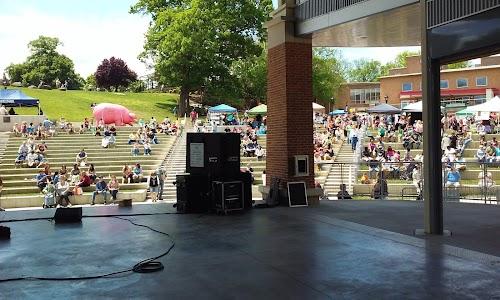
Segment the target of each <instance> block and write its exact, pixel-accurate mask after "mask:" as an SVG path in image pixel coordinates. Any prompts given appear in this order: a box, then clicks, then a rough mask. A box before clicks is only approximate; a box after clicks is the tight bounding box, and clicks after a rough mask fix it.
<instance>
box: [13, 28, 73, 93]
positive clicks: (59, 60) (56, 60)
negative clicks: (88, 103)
mask: <svg viewBox="0 0 500 300" xmlns="http://www.w3.org/2000/svg"><path fill="white" fill-rule="evenodd" d="M60 45H62V43H61V42H60V41H59V39H58V38H55V37H46V36H40V37H38V39H36V40H33V41H31V42H29V43H28V48H29V50H30V53H31V54H30V56H28V58H27V60H26V61H25V62H24V63H21V64H11V65H9V66H8V67H7V73H9V77H10V78H11V79H12V81H22V82H23V84H26V85H28V84H32V85H38V84H39V83H40V82H41V81H43V82H44V83H45V84H48V85H51V86H55V81H56V80H59V81H62V82H65V81H67V82H68V88H70V89H76V88H80V86H81V84H82V79H81V77H80V76H79V75H78V74H76V73H75V70H74V64H73V61H72V60H71V59H69V58H68V57H67V56H65V55H62V54H60V53H58V52H57V47H58V46H60Z"/></svg>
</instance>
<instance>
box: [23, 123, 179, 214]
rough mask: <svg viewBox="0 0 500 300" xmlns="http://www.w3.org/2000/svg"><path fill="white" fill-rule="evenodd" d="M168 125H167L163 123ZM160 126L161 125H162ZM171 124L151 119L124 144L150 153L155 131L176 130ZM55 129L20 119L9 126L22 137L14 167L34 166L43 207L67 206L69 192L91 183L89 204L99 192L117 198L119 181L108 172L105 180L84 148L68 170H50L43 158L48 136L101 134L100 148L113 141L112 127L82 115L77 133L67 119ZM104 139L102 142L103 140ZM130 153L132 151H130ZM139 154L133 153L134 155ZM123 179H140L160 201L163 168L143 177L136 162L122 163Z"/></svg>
mask: <svg viewBox="0 0 500 300" xmlns="http://www.w3.org/2000/svg"><path fill="white" fill-rule="evenodd" d="M166 124H168V126H167V127H168V128H166V127H164V126H163V125H166ZM162 126H163V128H162ZM176 126H177V125H175V124H172V123H170V121H169V120H168V118H166V119H165V120H164V122H162V123H161V124H157V123H156V121H155V120H154V118H152V120H151V122H149V123H148V124H144V126H142V127H140V128H139V129H138V130H137V132H135V133H132V134H130V136H129V141H128V144H131V145H133V147H135V146H137V145H141V148H143V149H144V155H151V143H153V144H158V143H159V139H158V137H157V133H165V134H172V133H173V132H175V131H176V129H175V128H176ZM58 128H59V129H58V130H56V125H55V124H54V123H53V122H51V121H48V120H47V121H46V122H44V123H41V124H39V125H36V126H35V125H33V124H32V123H31V124H27V123H26V122H23V123H22V124H21V125H20V126H18V125H17V124H16V125H15V126H14V128H13V134H14V135H15V136H22V137H25V138H26V140H24V141H23V142H22V143H21V144H20V146H19V148H18V153H17V157H16V159H15V166H16V168H19V167H27V168H38V169H39V171H38V174H37V175H36V176H35V178H34V181H35V183H36V186H37V187H38V189H39V190H40V192H41V193H42V194H43V196H44V204H43V206H44V207H56V206H57V207H59V206H63V207H66V206H68V207H70V206H71V205H72V203H71V201H70V196H71V195H81V194H83V188H87V187H90V186H92V185H94V186H95V190H94V191H93V192H92V201H91V203H90V204H91V205H94V204H95V200H96V197H97V196H98V195H102V196H103V197H104V203H105V204H107V203H108V194H109V195H110V196H111V199H112V201H115V200H116V199H117V195H118V191H119V189H120V183H119V181H118V180H117V178H116V176H115V175H110V176H109V178H108V180H105V179H104V177H103V176H102V175H100V174H98V173H97V172H96V168H95V166H94V164H93V163H90V164H89V157H88V154H87V152H86V151H85V149H81V150H80V151H79V152H78V153H77V154H76V155H75V163H74V164H73V167H72V168H71V169H70V168H68V167H67V166H66V165H62V166H61V168H60V169H59V170H58V171H55V172H52V170H51V166H50V163H49V160H48V158H47V154H48V146H47V144H46V142H45V139H48V138H50V137H52V136H54V135H55V134H56V132H57V131H59V132H61V131H62V132H66V133H68V134H75V133H79V134H84V133H88V132H90V133H91V134H93V135H95V136H102V138H103V142H102V145H103V147H104V148H107V147H109V146H110V145H113V144H114V143H116V135H117V129H116V127H114V126H107V125H104V124H103V123H102V122H99V123H98V124H96V125H94V122H93V120H92V119H91V120H88V119H87V118H85V119H84V120H83V122H82V124H81V127H80V129H79V131H78V132H75V131H74V130H73V126H72V124H71V123H70V122H66V121H65V120H64V118H61V119H60V120H59V124H58ZM104 139H105V140H106V143H104ZM133 154H134V153H133ZM138 154H139V153H136V155H138ZM122 172H123V178H122V181H121V183H122V184H124V183H139V182H142V181H143V180H144V179H146V181H147V182H148V185H149V191H150V193H151V199H152V200H153V201H157V200H161V199H162V193H163V185H164V179H165V176H166V174H165V170H164V169H163V168H158V169H157V170H155V171H154V172H152V173H151V174H148V175H149V176H147V177H145V176H144V171H143V169H142V168H141V166H140V164H139V163H137V164H135V165H134V166H128V165H125V166H124V168H123V170H122Z"/></svg>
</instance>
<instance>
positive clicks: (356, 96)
mask: <svg viewBox="0 0 500 300" xmlns="http://www.w3.org/2000/svg"><path fill="white" fill-rule="evenodd" d="M350 94H351V103H352V104H373V103H379V102H380V88H374V89H352V90H351V92H350Z"/></svg>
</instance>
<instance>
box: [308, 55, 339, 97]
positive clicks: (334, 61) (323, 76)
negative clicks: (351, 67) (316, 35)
mask: <svg viewBox="0 0 500 300" xmlns="http://www.w3.org/2000/svg"><path fill="white" fill-rule="evenodd" d="M345 71H346V69H345V65H344V64H343V63H342V57H341V55H340V52H339V51H337V50H334V49H328V48H315V49H314V51H313V96H314V99H315V100H320V101H322V102H330V101H332V99H333V96H334V95H335V94H336V93H337V91H338V89H339V88H340V85H341V84H342V83H344V82H345ZM332 104H333V103H332Z"/></svg>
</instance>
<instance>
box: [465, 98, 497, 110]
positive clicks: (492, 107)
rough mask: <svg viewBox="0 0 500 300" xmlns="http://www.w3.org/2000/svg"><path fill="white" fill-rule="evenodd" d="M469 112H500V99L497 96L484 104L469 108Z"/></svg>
mask: <svg viewBox="0 0 500 300" xmlns="http://www.w3.org/2000/svg"><path fill="white" fill-rule="evenodd" d="M467 110H468V111H470V112H487V113H490V112H500V98H499V97H498V96H495V97H493V98H492V99H491V100H488V101H486V102H484V103H482V104H478V105H474V106H471V107H468V108H467Z"/></svg>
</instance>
